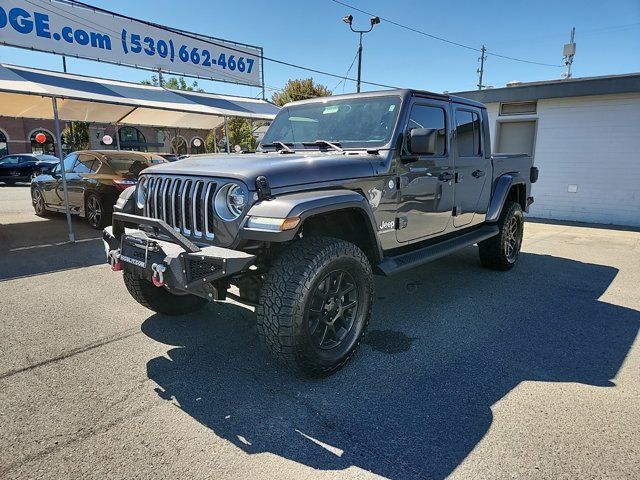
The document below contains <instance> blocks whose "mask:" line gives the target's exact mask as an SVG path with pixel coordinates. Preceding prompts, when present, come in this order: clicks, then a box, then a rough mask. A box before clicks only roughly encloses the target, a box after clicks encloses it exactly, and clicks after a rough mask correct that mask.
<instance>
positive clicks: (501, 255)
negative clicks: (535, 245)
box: [478, 202, 524, 270]
mask: <svg viewBox="0 0 640 480" xmlns="http://www.w3.org/2000/svg"><path fill="white" fill-rule="evenodd" d="M498 228H499V229H500V233H498V235H496V236H495V237H491V238H489V239H487V240H484V241H482V242H480V243H479V244H478V251H479V253H480V263H482V266H483V267H486V268H490V269H492V270H510V269H511V268H513V266H514V265H515V263H516V261H517V260H518V255H519V254H520V247H521V246H522V237H523V234H524V215H523V214H522V207H521V206H520V204H519V203H517V202H506V203H505V204H504V206H503V207H502V212H501V213H500V218H499V219H498Z"/></svg>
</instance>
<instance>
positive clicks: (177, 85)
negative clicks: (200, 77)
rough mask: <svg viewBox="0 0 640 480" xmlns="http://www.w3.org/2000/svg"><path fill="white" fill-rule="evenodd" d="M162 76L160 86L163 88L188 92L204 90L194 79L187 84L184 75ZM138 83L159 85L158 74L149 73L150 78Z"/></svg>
mask: <svg viewBox="0 0 640 480" xmlns="http://www.w3.org/2000/svg"><path fill="white" fill-rule="evenodd" d="M162 78H163V80H162V86H163V87H164V88H169V89H171V90H186V91H188V92H204V90H203V89H201V88H200V86H199V85H198V82H196V81H195V80H194V81H193V82H191V83H190V84H188V83H187V81H186V80H185V79H184V77H168V78H164V77H162ZM140 83H141V84H143V85H151V86H154V87H159V86H160V79H159V78H158V75H151V78H148V79H146V80H142V81H141V82H140Z"/></svg>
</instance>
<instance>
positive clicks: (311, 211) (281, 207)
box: [240, 190, 382, 258]
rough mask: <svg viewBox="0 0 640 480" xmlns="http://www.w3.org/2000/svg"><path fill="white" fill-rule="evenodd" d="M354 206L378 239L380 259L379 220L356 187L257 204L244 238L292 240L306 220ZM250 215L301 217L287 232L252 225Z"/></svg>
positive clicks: (242, 230) (242, 234) (243, 230)
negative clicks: (376, 219)
mask: <svg viewBox="0 0 640 480" xmlns="http://www.w3.org/2000/svg"><path fill="white" fill-rule="evenodd" d="M346 209H354V210H357V211H358V212H359V213H360V214H362V215H363V216H364V218H365V221H366V223H367V226H368V228H369V230H370V231H369V233H370V237H371V238H372V240H373V241H374V242H375V248H376V251H377V253H378V256H379V258H381V257H382V250H381V247H380V243H379V242H378V237H377V235H376V234H375V232H376V230H377V229H376V221H375V217H374V215H373V211H372V210H371V206H370V205H369V202H368V201H367V199H366V198H365V197H364V196H363V195H361V194H359V193H358V192H354V191H352V190H320V191H312V192H296V193H289V194H284V195H279V196H277V197H276V198H273V199H270V200H262V201H259V202H257V203H255V204H254V205H253V206H252V207H251V208H250V209H249V211H248V212H247V215H246V216H245V219H244V220H243V222H242V225H241V227H240V238H243V239H246V240H260V241H268V242H286V241H289V240H292V239H293V238H294V237H295V236H296V235H297V234H298V232H299V230H300V228H301V227H302V225H303V224H304V221H305V220H306V219H308V218H311V217H313V216H316V215H320V214H323V213H328V212H335V211H338V210H346ZM250 216H256V217H273V218H291V217H300V223H299V224H298V226H297V227H296V228H295V229H292V230H286V231H284V232H276V231H267V230H259V229H253V228H248V227H247V226H246V224H247V221H248V219H249V217H250Z"/></svg>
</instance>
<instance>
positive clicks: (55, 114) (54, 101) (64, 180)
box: [51, 97, 76, 243]
mask: <svg viewBox="0 0 640 480" xmlns="http://www.w3.org/2000/svg"><path fill="white" fill-rule="evenodd" d="M51 103H52V104H53V121H54V124H55V131H56V143H57V144H58V158H59V159H60V174H61V175H62V191H63V197H64V208H65V211H66V213H67V226H68V227H69V241H70V242H71V243H75V241H76V237H75V235H74V233H73V224H72V223H71V209H70V208H69V191H68V190H67V175H66V173H65V168H64V158H63V157H64V156H63V154H62V135H60V118H59V117H58V99H57V98H56V97H51Z"/></svg>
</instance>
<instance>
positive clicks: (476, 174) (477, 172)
mask: <svg viewBox="0 0 640 480" xmlns="http://www.w3.org/2000/svg"><path fill="white" fill-rule="evenodd" d="M471 175H473V176H474V177H476V178H480V177H484V175H485V172H484V170H474V171H473V173H471Z"/></svg>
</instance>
